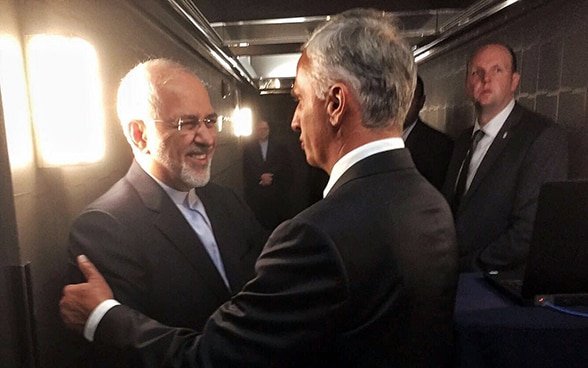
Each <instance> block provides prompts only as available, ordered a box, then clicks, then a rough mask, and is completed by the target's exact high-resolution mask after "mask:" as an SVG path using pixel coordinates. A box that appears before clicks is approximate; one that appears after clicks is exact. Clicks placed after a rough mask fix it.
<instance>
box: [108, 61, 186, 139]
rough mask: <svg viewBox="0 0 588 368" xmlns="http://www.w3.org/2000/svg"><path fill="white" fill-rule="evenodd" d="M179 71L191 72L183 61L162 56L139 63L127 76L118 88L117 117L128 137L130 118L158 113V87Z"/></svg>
mask: <svg viewBox="0 0 588 368" xmlns="http://www.w3.org/2000/svg"><path fill="white" fill-rule="evenodd" d="M179 73H190V74H192V73H191V72H190V71H189V70H188V69H187V68H186V67H184V66H183V65H181V64H179V63H177V62H175V61H173V60H170V59H163V58H162V59H152V60H148V61H145V62H142V63H139V64H137V65H136V66H135V67H134V68H133V69H131V70H130V71H129V72H128V73H127V75H125V76H124V78H123V79H122V80H121V82H120V85H119V88H118V94H117V102H116V104H117V113H118V118H119V120H120V123H121V126H122V129H123V132H124V134H125V136H126V137H127V140H129V138H130V137H129V136H128V133H129V132H128V129H127V126H128V124H129V123H130V122H131V121H133V120H143V121H145V120H150V119H157V118H158V117H159V112H160V108H161V101H160V98H159V91H160V90H161V88H162V87H163V86H165V84H166V83H167V82H168V81H169V80H171V79H173V78H174V77H175V76H177V75H178V74H179ZM129 143H130V141H129ZM131 145H132V144H131Z"/></svg>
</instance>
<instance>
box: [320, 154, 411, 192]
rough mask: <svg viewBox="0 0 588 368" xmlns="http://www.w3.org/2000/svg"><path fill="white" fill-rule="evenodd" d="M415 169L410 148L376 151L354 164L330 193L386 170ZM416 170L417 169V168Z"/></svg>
mask: <svg viewBox="0 0 588 368" xmlns="http://www.w3.org/2000/svg"><path fill="white" fill-rule="evenodd" d="M411 168H412V169H415V166H414V163H413V162H412V159H411V157H410V152H409V151H408V149H406V148H404V149H394V150H389V151H384V152H380V153H376V154H375V155H371V156H369V157H366V158H364V159H362V160H360V161H358V162H356V163H355V164H353V165H352V166H351V167H350V168H349V169H347V171H345V173H343V175H342V176H341V177H340V178H339V180H337V182H336V183H335V184H334V185H333V188H332V189H331V190H330V191H329V194H328V195H327V196H329V195H331V193H334V192H335V191H336V190H337V189H338V188H340V187H341V186H343V185H344V184H345V183H348V182H350V181H352V180H355V179H357V178H361V177H365V176H369V175H374V174H377V173H381V172H384V171H394V170H404V169H411ZM415 170H416V169H415Z"/></svg>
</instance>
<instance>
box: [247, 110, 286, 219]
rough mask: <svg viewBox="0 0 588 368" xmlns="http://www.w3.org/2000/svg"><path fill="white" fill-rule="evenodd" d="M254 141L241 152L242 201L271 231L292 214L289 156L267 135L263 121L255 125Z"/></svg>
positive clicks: (265, 124) (268, 128)
mask: <svg viewBox="0 0 588 368" xmlns="http://www.w3.org/2000/svg"><path fill="white" fill-rule="evenodd" d="M253 138H254V139H252V140H251V141H250V142H248V143H247V144H246V145H245V148H244V150H243V176H244V179H245V200H246V201H247V204H249V206H250V207H251V209H252V210H253V212H254V213H255V216H256V217H257V219H258V220H259V222H260V223H261V224H262V225H263V226H264V227H265V228H267V229H269V230H273V229H274V228H275V227H276V226H278V225H279V224H280V223H281V222H282V221H284V220H285V219H287V218H289V217H290V215H291V213H290V212H291V211H290V194H289V190H288V189H289V188H288V185H289V184H290V182H291V175H292V165H291V160H290V154H289V152H288V149H287V147H286V146H285V145H283V144H282V143H280V142H279V141H278V140H277V139H275V138H274V137H272V136H271V135H270V126H269V124H268V122H267V120H265V119H261V120H259V121H258V122H257V123H256V124H255V127H254V137H253Z"/></svg>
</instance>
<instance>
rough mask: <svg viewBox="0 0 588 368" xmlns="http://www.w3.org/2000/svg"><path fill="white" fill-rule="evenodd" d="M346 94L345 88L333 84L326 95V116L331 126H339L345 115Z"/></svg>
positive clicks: (347, 91)
mask: <svg viewBox="0 0 588 368" xmlns="http://www.w3.org/2000/svg"><path fill="white" fill-rule="evenodd" d="M348 93H349V90H348V89H347V86H346V85H344V84H342V83H335V84H333V85H332V86H331V87H330V88H329V92H328V93H327V114H328V115H329V122H330V123H331V125H333V126H337V125H339V124H340V123H341V121H342V119H343V116H344V115H345V110H346V109H347V97H348Z"/></svg>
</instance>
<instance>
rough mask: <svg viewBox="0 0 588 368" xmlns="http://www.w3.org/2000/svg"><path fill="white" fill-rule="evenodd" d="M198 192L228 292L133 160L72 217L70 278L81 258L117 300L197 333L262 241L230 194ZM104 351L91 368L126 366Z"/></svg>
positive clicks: (240, 279) (246, 272) (211, 188)
mask: <svg viewBox="0 0 588 368" xmlns="http://www.w3.org/2000/svg"><path fill="white" fill-rule="evenodd" d="M197 194H198V196H199V198H200V199H201V200H202V203H203V204H204V207H205V209H206V212H207V214H208V217H209V219H210V222H211V224H212V228H213V232H214V235H215V238H216V241H217V244H218V247H219V251H220V254H221V257H222V260H223V263H224V267H225V271H226V275H227V278H228V280H229V283H230V285H231V291H230V290H228V289H227V287H226V286H225V284H224V283H223V280H222V278H221V276H220V275H219V273H218V271H217V270H216V268H215V266H214V264H213V263H212V261H211V260H210V257H209V256H208V253H207V252H206V250H205V249H204V247H203V245H202V244H201V242H200V239H199V238H198V236H197V235H196V233H195V232H194V231H193V229H192V228H191V227H190V225H189V224H188V222H187V221H186V220H185V218H184V217H183V215H182V214H181V212H180V211H179V210H178V208H177V207H176V205H175V204H174V203H173V201H172V200H171V199H170V198H169V196H168V195H167V194H166V193H165V191H164V190H163V189H162V188H161V187H160V186H159V185H158V184H157V183H156V182H155V181H154V180H153V179H152V178H151V177H150V176H149V175H147V174H146V173H145V172H144V171H143V169H141V168H140V166H139V165H138V164H137V163H136V162H134V163H133V164H132V166H131V168H130V169H129V171H128V173H127V174H126V176H125V177H124V178H123V179H121V180H120V181H119V182H118V183H116V184H115V185H114V186H113V187H112V188H111V189H110V190H109V191H108V192H107V193H105V194H104V195H103V196H102V197H100V198H99V199H97V200H96V201H95V202H94V203H92V204H91V205H90V206H89V207H88V208H86V209H85V210H84V211H83V213H82V214H81V215H80V216H79V217H78V218H77V219H76V220H75V222H74V224H73V226H72V228H71V235H70V248H69V252H70V274H71V275H72V276H71V277H70V278H71V280H70V281H76V282H79V281H81V279H80V280H76V278H78V277H79V278H81V275H80V273H79V271H78V270H77V265H76V263H75V257H76V256H77V255H79V254H86V255H87V256H88V257H89V258H90V259H91V260H92V261H93V262H94V263H95V264H96V266H97V268H98V269H99V270H100V271H101V272H102V273H103V275H104V277H105V279H106V281H107V282H108V283H109V284H110V285H111V287H112V290H113V292H114V296H115V298H116V299H118V300H120V301H121V302H123V303H125V304H126V305H129V306H132V307H133V308H135V309H137V310H139V311H141V312H142V313H144V314H146V315H148V316H150V317H152V318H154V319H156V320H158V321H160V322H162V323H165V324H168V325H171V326H178V327H189V328H194V329H202V328H203V327H204V324H205V323H206V320H207V319H208V317H209V316H210V314H211V313H212V312H213V311H214V310H216V308H218V307H219V306H220V305H221V304H223V303H224V302H226V301H227V300H229V298H230V297H231V295H233V294H234V293H235V292H237V291H239V290H240V289H241V287H242V286H243V285H244V284H245V282H246V281H248V280H249V279H251V278H252V277H253V275H254V263H255V260H256V259H257V257H258V255H259V253H260V251H261V248H262V246H263V243H264V242H265V239H266V237H265V232H264V230H263V229H262V227H261V226H260V225H259V223H258V222H257V221H256V220H255V218H254V216H253V213H251V210H250V209H249V208H248V207H247V205H246V204H245V203H244V201H243V200H241V199H240V198H239V197H238V196H237V195H236V194H235V193H234V192H233V191H231V190H229V189H226V188H223V187H220V186H218V185H215V184H213V183H209V184H208V185H206V186H205V187H203V188H197ZM111 354H112V352H106V351H102V352H97V353H96V354H95V356H94V357H93V358H91V359H94V360H96V361H99V360H102V359H104V363H102V364H95V365H96V366H100V365H101V366H105V367H106V366H111V364H112V365H114V364H118V365H119V366H125V364H127V365H128V364H130V363H128V362H127V363H124V359H123V358H122V357H121V356H112V357H108V356H106V355H111ZM96 355H100V356H96ZM110 358H112V359H110ZM128 359H132V358H130V357H128ZM108 361H110V362H108ZM133 364H136V363H133Z"/></svg>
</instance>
